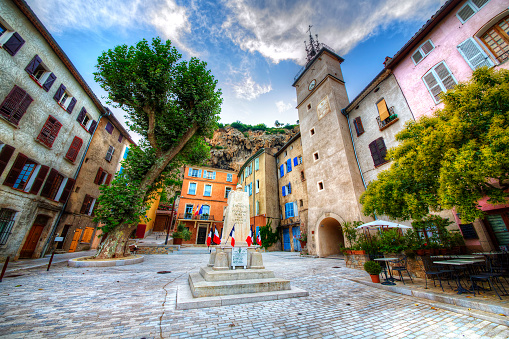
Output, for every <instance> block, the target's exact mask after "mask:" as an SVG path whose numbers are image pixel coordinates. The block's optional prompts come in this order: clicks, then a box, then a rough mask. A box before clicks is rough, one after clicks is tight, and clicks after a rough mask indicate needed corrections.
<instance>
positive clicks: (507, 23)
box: [481, 16, 509, 63]
mask: <svg viewBox="0 0 509 339" xmlns="http://www.w3.org/2000/svg"><path fill="white" fill-rule="evenodd" d="M481 40H482V41H483V42H484V44H485V45H486V46H487V47H488V49H489V50H490V51H491V53H493V55H494V56H495V57H496V58H497V60H498V62H500V63H502V62H504V61H506V60H507V59H509V16H506V17H505V18H503V19H502V20H500V21H499V22H497V23H496V24H495V25H493V27H491V28H490V29H489V30H488V31H486V33H484V34H483V35H482V37H481Z"/></svg>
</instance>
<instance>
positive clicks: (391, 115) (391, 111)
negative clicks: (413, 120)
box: [376, 106, 399, 131]
mask: <svg viewBox="0 0 509 339" xmlns="http://www.w3.org/2000/svg"><path fill="white" fill-rule="evenodd" d="M397 120H399V119H398V115H397V114H395V113H394V106H392V107H391V108H389V117H388V118H387V119H385V120H380V116H377V117H376V122H377V123H378V128H379V129H380V130H381V131H382V130H384V129H385V128H386V127H389V125H392V123H394V122H396V121H397Z"/></svg>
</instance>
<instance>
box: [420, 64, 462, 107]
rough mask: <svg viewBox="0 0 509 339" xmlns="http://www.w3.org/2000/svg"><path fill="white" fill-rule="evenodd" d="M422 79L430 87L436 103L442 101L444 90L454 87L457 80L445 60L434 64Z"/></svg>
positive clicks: (429, 89)
mask: <svg viewBox="0 0 509 339" xmlns="http://www.w3.org/2000/svg"><path fill="white" fill-rule="evenodd" d="M422 81H424V84H425V85H426V87H427V88H428V91H429V93H430V94H431V96H432V97H433V100H434V101H435V103H437V104H438V103H439V102H440V100H441V99H440V96H441V95H442V93H443V92H446V91H447V90H448V89H451V88H453V87H454V86H455V85H456V84H457V82H456V79H454V77H453V75H452V73H451V72H450V71H449V68H448V67H447V65H446V64H445V62H444V61H442V62H441V63H439V64H437V65H436V66H434V67H433V68H432V69H431V70H430V71H429V72H428V73H426V74H425V75H424V76H423V77H422Z"/></svg>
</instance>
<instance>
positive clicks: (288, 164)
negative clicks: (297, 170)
mask: <svg viewBox="0 0 509 339" xmlns="http://www.w3.org/2000/svg"><path fill="white" fill-rule="evenodd" d="M291 171H292V159H288V160H287V161H286V172H287V173H289V172H291Z"/></svg>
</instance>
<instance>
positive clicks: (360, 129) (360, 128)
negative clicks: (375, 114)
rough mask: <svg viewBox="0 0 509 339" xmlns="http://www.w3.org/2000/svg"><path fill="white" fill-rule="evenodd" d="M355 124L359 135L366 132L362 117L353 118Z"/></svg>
mask: <svg viewBox="0 0 509 339" xmlns="http://www.w3.org/2000/svg"><path fill="white" fill-rule="evenodd" d="M353 125H354V127H355V131H356V132H357V136H360V135H361V134H362V133H364V127H363V126H362V121H361V117H357V118H355V119H353Z"/></svg>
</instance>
